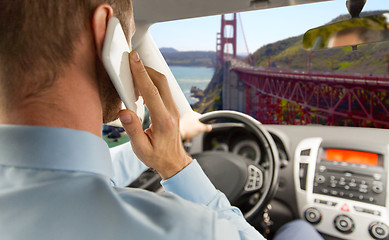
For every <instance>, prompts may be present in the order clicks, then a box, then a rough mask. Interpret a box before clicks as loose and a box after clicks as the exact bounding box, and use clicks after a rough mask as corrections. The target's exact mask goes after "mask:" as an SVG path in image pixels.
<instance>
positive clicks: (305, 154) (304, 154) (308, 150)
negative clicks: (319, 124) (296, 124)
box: [300, 148, 311, 156]
mask: <svg viewBox="0 0 389 240" xmlns="http://www.w3.org/2000/svg"><path fill="white" fill-rule="evenodd" d="M309 155H311V149H310V148H309V149H305V150H301V152H300V156H309Z"/></svg>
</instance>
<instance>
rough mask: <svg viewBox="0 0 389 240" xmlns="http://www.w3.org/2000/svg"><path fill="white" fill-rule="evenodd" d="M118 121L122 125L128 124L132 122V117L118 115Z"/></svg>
mask: <svg viewBox="0 0 389 240" xmlns="http://www.w3.org/2000/svg"><path fill="white" fill-rule="evenodd" d="M119 118H120V121H121V122H122V123H124V124H129V123H130V122H131V121H132V117H131V115H129V114H120V115H119Z"/></svg>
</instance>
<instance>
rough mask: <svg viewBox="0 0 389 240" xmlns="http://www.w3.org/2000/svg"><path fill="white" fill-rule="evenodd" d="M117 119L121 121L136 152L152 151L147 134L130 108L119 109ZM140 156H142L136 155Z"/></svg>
mask: <svg viewBox="0 0 389 240" xmlns="http://www.w3.org/2000/svg"><path fill="white" fill-rule="evenodd" d="M119 119H120V121H121V122H122V125H123V128H124V129H125V130H126V133H127V135H128V137H129V138H130V140H131V144H132V145H133V149H134V150H135V149H137V150H138V151H137V152H135V154H137V155H138V153H141V154H143V153H147V152H150V151H152V149H151V144H150V141H149V139H148V137H147V135H145V134H144V132H143V129H142V125H141V123H140V121H139V120H138V116H137V115H136V114H135V113H134V112H132V111H131V110H127V109H126V110H121V111H120V112H119ZM138 157H140V158H141V157H142V156H138Z"/></svg>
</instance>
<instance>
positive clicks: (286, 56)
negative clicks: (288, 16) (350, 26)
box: [252, 12, 389, 74]
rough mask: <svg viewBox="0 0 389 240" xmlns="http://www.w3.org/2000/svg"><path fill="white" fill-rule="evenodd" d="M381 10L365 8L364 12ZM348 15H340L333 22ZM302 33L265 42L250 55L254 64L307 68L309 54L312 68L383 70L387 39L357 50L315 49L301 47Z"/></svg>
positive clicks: (293, 68)
mask: <svg viewBox="0 0 389 240" xmlns="http://www.w3.org/2000/svg"><path fill="white" fill-rule="evenodd" d="M379 13H383V12H367V13H364V15H372V14H379ZM346 18H348V16H346V15H342V16H339V17H337V18H336V19H334V20H333V21H332V22H335V21H340V20H344V19H346ZM302 37H303V36H302V35H300V36H297V37H292V38H288V39H285V40H282V41H278V42H275V43H271V44H268V45H265V46H263V47H261V48H260V49H258V50H257V51H256V52H254V54H253V55H252V59H253V62H254V65H255V66H263V67H269V66H270V67H273V68H279V69H291V70H298V71H306V70H307V62H308V58H309V54H311V62H312V63H311V70H312V71H320V72H331V71H334V72H338V73H361V74H386V73H387V71H388V70H387V69H388V65H387V56H388V55H389V42H381V43H373V44H366V45H361V46H358V51H353V50H352V48H351V47H342V48H334V49H326V50H318V51H312V52H309V51H306V50H304V49H303V47H302Z"/></svg>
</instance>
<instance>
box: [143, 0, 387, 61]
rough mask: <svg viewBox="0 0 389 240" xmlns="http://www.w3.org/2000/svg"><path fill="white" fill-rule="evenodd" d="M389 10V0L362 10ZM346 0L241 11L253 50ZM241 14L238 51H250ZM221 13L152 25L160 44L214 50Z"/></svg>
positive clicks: (341, 7)
mask: <svg viewBox="0 0 389 240" xmlns="http://www.w3.org/2000/svg"><path fill="white" fill-rule="evenodd" d="M372 10H389V0H367V2H366V5H365V7H364V9H363V11H372ZM346 13H348V12H347V8H346V0H333V1H329V2H319V3H312V4H304V5H297V6H296V5H295V6H288V7H281V8H273V9H266V10H257V11H249V12H242V13H240V18H241V20H242V23H243V31H244V33H245V36H246V40H247V45H248V49H249V52H250V53H253V52H255V51H256V50H257V49H258V48H260V47H262V46H263V45H266V44H269V43H272V42H276V41H278V40H283V39H285V38H288V37H293V36H297V35H300V34H303V33H304V32H306V31H307V30H309V29H311V28H314V27H318V26H321V25H323V24H326V23H328V22H329V21H331V20H332V19H334V18H335V17H337V16H339V15H341V14H346ZM239 20H240V19H239V17H238V24H237V25H238V34H237V35H238V40H237V41H238V43H237V45H238V50H237V51H238V53H239V54H247V50H246V46H245V44H244V40H243V37H242V36H243V34H242V29H241V27H240V26H241V24H240V22H239ZM220 24H221V17H220V15H218V16H211V17H202V18H194V19H187V20H178V21H171V22H163V23H157V24H154V25H152V26H151V27H150V32H151V35H152V36H153V37H154V40H155V42H156V43H157V45H158V47H160V48H161V47H172V48H175V49H177V50H179V51H215V49H216V33H217V32H220Z"/></svg>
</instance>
